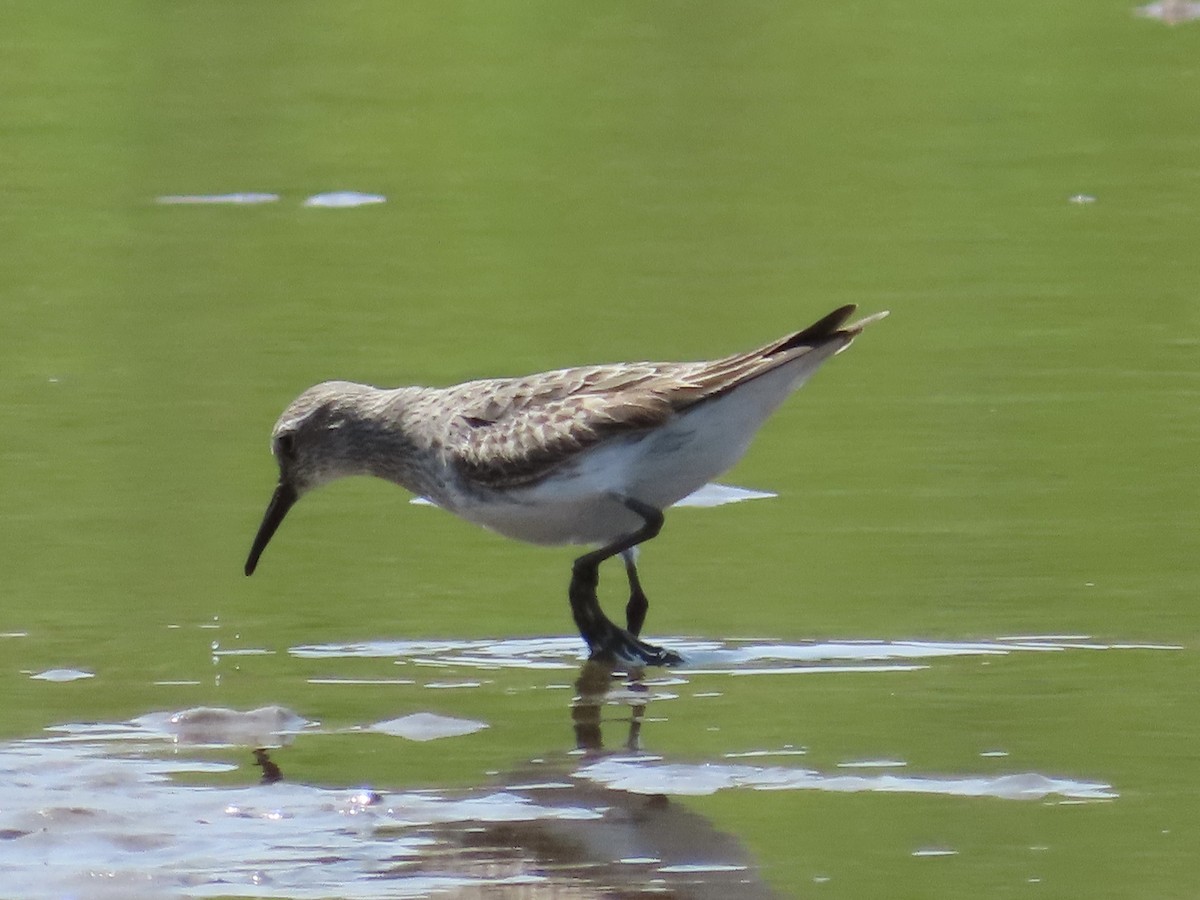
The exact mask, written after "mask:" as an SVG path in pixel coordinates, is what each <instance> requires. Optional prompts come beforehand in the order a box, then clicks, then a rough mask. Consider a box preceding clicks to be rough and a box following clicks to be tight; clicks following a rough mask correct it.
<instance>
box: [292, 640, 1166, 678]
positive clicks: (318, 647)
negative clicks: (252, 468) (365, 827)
mask: <svg viewBox="0 0 1200 900" xmlns="http://www.w3.org/2000/svg"><path fill="white" fill-rule="evenodd" d="M656 640H657V638H656ZM662 643H663V644H665V645H666V646H669V647H670V648H671V649H672V650H675V651H677V652H679V653H680V654H682V656H683V658H684V663H685V664H684V665H683V666H681V667H679V668H677V669H674V670H672V671H676V672H678V673H680V674H681V675H687V674H718V675H783V674H809V673H812V674H816V673H835V672H910V671H914V670H917V669H923V668H927V667H928V665H929V663H930V661H931V660H936V659H941V658H950V657H968V656H980V657H996V656H1006V655H1009V654H1013V653H1062V652H1067V651H1082V650H1087V651H1097V650H1181V649H1183V648H1182V647H1180V646H1178V645H1174V644H1138V643H1127V642H1126V643H1105V642H1097V641H1093V640H1091V639H1090V638H1089V637H1088V636H1087V635H1047V636H1038V635H1023V636H1019V637H1002V638H995V639H993V640H986V641H922V640H911V641H877V640H855V641H814V642H811V643H785V642H769V641H760V640H744V641H725V642H718V641H703V640H696V639H694V638H683V637H677V638H671V637H668V638H663V639H662ZM288 652H289V653H290V654H291V655H292V656H296V657H301V658H304V659H336V658H339V657H376V658H383V659H392V660H394V661H395V662H396V663H397V664H401V665H404V664H419V665H433V666H457V667H462V668H468V669H485V670H486V669H511V668H518V669H575V668H577V667H578V665H579V663H580V661H581V660H582V659H583V658H584V652H583V644H582V642H581V641H580V640H579V639H578V638H575V637H543V638H520V639H502V640H492V641H489V640H473V641H471V640H444V641H428V640H426V641H387V640H380V641H362V642H354V643H345V644H340V643H339V644H305V645H301V646H298V647H293V648H291V649H290V650H289V651H288Z"/></svg>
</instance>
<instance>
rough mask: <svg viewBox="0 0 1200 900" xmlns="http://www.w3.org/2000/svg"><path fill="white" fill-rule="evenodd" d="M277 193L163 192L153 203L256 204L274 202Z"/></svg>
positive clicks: (168, 204) (276, 198)
mask: <svg viewBox="0 0 1200 900" xmlns="http://www.w3.org/2000/svg"><path fill="white" fill-rule="evenodd" d="M278 199H279V195H278V194H264V193H254V192H245V193H236V194H165V195H164V196H162V197H156V198H155V201H154V202H155V203H161V204H163V205H166V206H172V205H181V204H182V205H186V204H232V205H235V206H257V205H259V204H262V203H275V202H276V201H277V200H278Z"/></svg>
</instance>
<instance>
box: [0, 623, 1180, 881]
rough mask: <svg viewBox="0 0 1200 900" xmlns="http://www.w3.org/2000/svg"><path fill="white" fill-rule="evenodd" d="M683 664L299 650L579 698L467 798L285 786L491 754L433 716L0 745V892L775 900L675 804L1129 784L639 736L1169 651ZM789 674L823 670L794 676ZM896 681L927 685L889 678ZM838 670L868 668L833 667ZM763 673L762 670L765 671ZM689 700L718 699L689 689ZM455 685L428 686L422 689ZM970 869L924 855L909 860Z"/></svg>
mask: <svg viewBox="0 0 1200 900" xmlns="http://www.w3.org/2000/svg"><path fill="white" fill-rule="evenodd" d="M673 645H675V646H678V647H679V648H680V650H681V651H682V652H684V653H685V654H687V656H688V657H689V658H691V659H693V660H695V661H696V663H697V664H698V665H701V666H704V668H702V669H693V668H691V667H690V666H685V667H682V668H679V669H675V670H672V671H671V672H669V673H662V672H653V673H649V674H646V673H642V672H635V673H631V674H623V673H621V672H619V671H618V672H614V671H613V670H612V669H611V668H610V667H607V666H602V665H599V664H595V663H585V664H583V665H582V668H581V667H580V663H579V662H578V661H577V659H576V657H577V648H576V647H575V646H574V641H571V640H565V639H564V640H558V639H555V640H546V639H543V640H507V641H437V642H432V641H425V642H421V641H393V642H371V643H366V644H355V645H344V646H329V645H326V646H303V647H295V648H291V649H290V650H289V654H290V655H292V656H294V657H297V658H303V659H323V660H347V659H355V658H368V659H371V660H373V661H375V662H376V664H377V665H378V666H379V667H380V668H381V669H383V668H385V667H388V666H394V665H404V666H410V665H411V666H423V667H436V668H437V669H438V670H450V671H452V672H454V673H478V672H504V673H505V674H508V675H512V674H513V673H514V671H516V672H518V673H525V674H524V675H521V676H520V677H519V678H517V679H510V680H509V681H508V686H507V688H506V689H505V690H503V691H499V690H497V689H496V685H495V682H494V681H493V680H491V679H486V678H485V679H482V680H478V681H459V682H457V684H459V685H461V686H467V687H473V688H476V689H478V690H481V691H485V692H487V693H488V694H490V700H489V708H490V711H491V712H490V714H491V715H493V716H502V715H503V714H504V707H505V705H506V698H511V697H512V696H513V695H514V693H515V692H517V691H518V690H520V689H532V690H536V691H541V692H543V693H545V695H546V697H547V699H548V700H549V699H550V698H551V697H554V696H556V694H554V693H549V692H551V691H554V689H555V688H561V687H566V685H562V684H560V683H559V682H556V681H550V680H548V679H551V678H554V677H555V676H556V675H558V673H562V672H564V671H565V672H567V673H569V677H572V678H573V684H572V685H571V687H572V689H573V690H572V692H571V694H570V696H571V698H572V699H571V700H570V702H569V704H567V703H564V702H563V701H564V699H565V697H566V696H567V695H566V694H564V693H558V694H557V697H558V700H557V701H556V702H552V703H551V705H553V706H558V707H560V708H562V707H564V706H569V721H570V722H571V725H572V728H573V731H574V734H575V747H574V748H573V749H570V750H567V749H565V748H563V747H561V746H560V747H558V748H556V749H553V750H552V752H550V753H548V754H547V755H545V756H543V757H539V758H536V759H532V760H529V761H527V762H526V765H525V766H524V767H522V768H520V769H519V770H517V771H510V772H496V771H491V772H489V773H487V776H486V777H481V778H480V779H479V782H480V783H479V785H477V786H476V787H472V788H459V789H423V790H411V789H410V790H403V789H401V790H396V789H383V790H377V789H375V788H374V787H373V786H360V787H358V788H351V787H349V786H346V787H320V786H317V785H312V784H308V785H306V784H302V783H292V782H291V781H290V778H289V774H288V771H287V770H288V769H289V768H290V764H289V761H288V760H289V757H290V756H291V754H292V753H293V752H294V751H300V750H301V748H302V746H303V745H304V744H305V743H306V742H309V741H312V740H314V739H316V738H317V736H319V735H323V736H337V737H338V739H339V740H340V741H341V742H346V741H351V742H352V741H354V740H356V739H357V740H363V739H364V738H366V737H367V735H369V734H383V735H387V736H388V737H389V738H391V739H393V740H394V741H395V742H397V745H396V746H395V747H394V748H393V752H395V753H397V754H403V752H404V746H403V742H404V741H405V740H408V741H418V742H426V741H443V742H445V744H444V747H443V749H442V751H441V752H443V753H446V754H453V753H454V747H455V744H456V742H459V741H462V740H478V739H479V735H478V732H480V731H482V730H484V729H487V728H488V727H489V726H488V723H487V722H481V721H474V720H467V719H460V718H455V717H451V716H446V715H442V714H436V713H433V712H418V713H412V714H409V715H406V716H403V717H401V718H397V719H392V720H388V721H383V722H374V723H355V724H350V725H346V724H342V725H340V726H337V727H334V728H330V727H327V726H323V725H322V724H321V723H319V722H312V721H308V720H305V719H303V718H302V717H300V716H299V715H296V714H295V713H294V712H291V711H289V710H286V709H283V708H281V707H277V706H275V707H264V708H261V709H256V710H247V711H243V712H239V711H237V710H231V709H221V708H211V707H205V708H192V709H187V710H179V711H174V712H157V713H150V714H146V715H142V716H138V717H136V718H135V719H133V720H131V721H129V722H124V723H112V724H105V723H77V724H66V725H61V726H57V727H54V728H51V729H48V733H47V735H46V736H44V737H39V738H32V739H26V740H16V741H9V742H7V743H4V744H0V785H3V787H2V788H0V838H2V839H0V871H3V872H4V873H5V876H4V882H5V890H6V891H8V892H9V893H12V894H13V895H14V896H15V895H20V896H24V897H31V898H32V897H59V896H78V895H80V894H82V895H84V896H142V895H144V896H164V895H172V896H174V895H178V896H217V895H228V894H233V895H237V896H270V897H296V898H305V897H321V896H328V895H329V894H331V893H336V894H337V895H338V896H346V897H393V896H405V897H419V896H427V895H430V894H442V893H444V894H448V895H453V896H474V895H475V894H476V892H480V891H484V892H485V893H486V894H487V895H489V896H492V895H500V896H503V895H505V891H506V890H510V889H511V890H512V891H513V892H514V893H513V895H514V896H517V895H518V894H517V893H516V891H517V889H518V887H522V888H524V889H527V890H533V891H535V893H536V892H538V891H540V892H543V893H544V894H545V895H547V896H554V895H555V894H554V892H555V891H566V890H570V889H577V890H581V891H583V892H584V893H585V895H590V894H592V893H596V892H604V891H610V890H611V891H626V892H633V893H642V892H644V893H647V894H655V893H662V892H664V891H673V892H675V893H676V894H677V895H682V896H713V897H717V896H723V895H724V896H756V895H760V894H761V895H763V896H766V895H767V894H768V893H769V888H768V887H767V886H766V884H765V883H764V881H763V878H762V876H761V874H760V872H759V870H758V866H757V865H756V864H755V862H754V861H753V860H752V858H751V857H750V855H749V854H748V853H747V851H746V850H745V848H744V847H743V846H742V845H741V844H740V842H739V841H738V840H737V839H736V837H735V836H733V835H731V834H727V833H722V832H721V831H719V830H718V829H716V828H715V827H714V826H713V824H712V823H711V822H709V821H707V820H706V819H705V818H704V817H702V816H699V815H696V814H695V813H694V812H690V811H688V810H687V808H686V805H683V806H681V804H680V801H679V799H678V798H684V797H695V796H702V795H710V794H714V793H716V792H718V791H722V792H729V791H732V792H735V793H744V792H754V791H769V792H788V793H792V792H825V793H831V794H844V793H854V794H860V793H867V794H870V793H876V794H905V795H922V796H931V797H932V796H947V797H953V798H958V799H959V800H960V801H961V802H964V803H967V802H971V801H974V800H978V799H979V798H995V799H1001V800H1009V801H1020V802H1039V803H1042V804H1047V803H1049V804H1054V805H1061V804H1078V803H1084V802H1090V803H1097V802H1099V803H1108V802H1116V801H1119V799H1120V796H1121V793H1120V788H1119V787H1118V786H1116V785H1111V784H1107V783H1104V782H1099V781H1095V780H1088V779H1087V778H1086V777H1063V776H1061V775H1057V776H1052V775H1047V774H1044V773H1040V772H1030V771H1020V770H1018V769H1015V768H1013V767H1012V765H1011V764H1009V763H1008V762H1007V761H1005V762H1004V763H1001V764H998V765H997V766H993V767H991V768H992V770H991V771H986V772H985V771H979V764H978V761H977V760H964V761H963V762H964V768H966V769H968V771H967V772H965V773H959V774H954V773H946V772H941V773H936V774H934V773H928V772H920V771H917V770H915V767H913V766H909V765H908V764H907V763H906V762H905V761H903V760H895V759H886V760H880V759H875V760H861V759H860V760H850V761H845V762H839V763H838V764H837V766H836V767H835V769H833V770H830V771H822V770H820V769H816V768H811V767H809V766H807V765H805V763H806V762H807V760H805V759H803V757H807V756H808V755H809V750H808V749H807V748H797V747H780V748H776V749H760V750H751V751H742V752H726V753H723V754H720V755H719V756H715V757H713V758H709V759H704V758H701V759H696V760H687V759H686V754H678V753H676V754H672V756H676V757H679V759H678V760H673V759H671V758H668V757H667V756H664V755H662V754H659V753H656V752H654V751H653V750H652V749H650V748H649V747H648V746H644V743H645V744H649V745H652V744H653V739H652V738H651V737H650V735H651V734H652V732H653V730H654V728H655V727H656V725H657V724H658V723H662V722H664V721H666V720H668V719H670V720H674V719H683V720H689V719H692V718H694V717H695V715H696V713H697V712H698V709H697V707H698V706H699V705H701V704H703V703H704V702H705V701H706V700H709V699H712V698H716V697H720V696H722V695H723V694H724V693H725V692H726V691H735V690H736V684H735V683H734V682H732V681H730V679H731V678H732V676H736V675H739V674H766V673H768V672H771V673H774V674H776V675H788V676H791V675H794V674H797V673H800V672H811V673H818V672H821V673H825V677H837V678H842V677H846V676H847V674H848V673H856V672H875V673H879V674H880V677H887V678H890V679H900V678H907V677H912V676H911V675H909V674H908V673H910V672H914V671H917V670H920V669H923V668H926V667H928V666H931V665H939V664H942V663H944V662H945V661H947V660H948V659H950V658H952V657H955V656H979V655H988V656H1008V655H1010V654H1015V653H1026V652H1034V653H1044V652H1046V651H1057V652H1063V653H1082V652H1090V651H1096V650H1106V651H1118V652H1125V653H1148V652H1164V651H1166V652H1174V651H1177V650H1178V649H1179V648H1169V647H1149V646H1136V645H1127V646H1122V647H1114V646H1111V645H1101V644H1095V643H1083V642H1082V639H1081V638H1078V637H1076V638H1068V639H1065V640H1064V639H1063V638H1060V637H1037V636H1031V637H1025V638H1020V639H1008V640H1000V641H994V642H971V643H955V642H945V641H942V642H921V641H904V642H868V641H861V642H830V643H822V644H809V645H784V644H768V643H762V642H755V643H749V642H747V643H745V644H740V645H732V646H730V645H720V644H718V643H715V642H704V643H700V642H688V641H676V642H673ZM798 659H803V660H805V661H807V662H808V663H811V664H812V665H809V666H806V667H797V666H795V665H791V664H790V663H791V662H793V661H795V660H798ZM894 659H909V660H923V661H925V662H922V663H921V664H920V665H910V666H897V665H888V664H882V665H881V664H876V661H879V660H894ZM847 660H853V661H855V664H854V665H844V664H841V663H842V662H843V661H847ZM718 662H719V663H720V668H717V667H716V664H717V663H718ZM763 662H769V663H771V666H769V667H766V668H764V667H762V663H763ZM714 676H719V677H716V678H714ZM559 677H561V676H559ZM698 681H703V683H704V686H705V687H706V688H707V689H706V690H705V691H703V692H698V691H697V690H696V682H698ZM320 683H321V684H331V683H337V682H334V681H331V680H329V679H325V680H322V681H321V682H320ZM381 683H386V684H392V683H404V684H409V685H416V684H418V683H419V682H418V681H415V680H414V681H404V682H392V681H375V680H371V679H367V678H362V679H352V680H348V681H346V682H344V684H345V685H346V686H347V687H351V686H353V685H360V686H361V685H368V684H381ZM446 684H447V683H446V682H444V681H425V682H424V688H425V689H431V688H436V687H438V686H445V685H446ZM424 696H425V697H427V698H428V699H427V700H426V701H425V703H426V704H427V705H428V707H429V708H431V709H441V708H444V707H445V705H446V703H445V701H443V700H442V699H441V697H442V696H444V695H440V694H438V695H436V696H435V694H434V693H427V694H425V695H424ZM508 702H511V701H508ZM606 732H607V733H609V734H610V738H609V742H608V744H607V746H606V742H605V738H604V734H605V733H606ZM614 732H615V733H616V740H613V739H612V737H611V735H612V734H613V733H614ZM234 748H241V750H240V751H239V752H238V753H237V754H236V755H234V758H240V759H241V760H245V759H246V757H248V756H249V751H250V749H252V748H264V749H261V750H258V751H257V755H259V759H258V761H257V764H258V765H259V766H260V767H263V773H264V778H263V781H264V782H268V779H267V778H266V773H267V768H266V764H265V763H264V760H268V759H273V761H274V762H273V775H272V778H271V779H270V781H271V782H273V783H263V784H261V785H258V786H254V785H251V784H249V783H248V781H249V780H248V779H247V778H246V777H245V776H240V777H238V779H237V780H238V782H240V783H231V784H226V785H213V784H207V785H205V784H198V783H196V779H197V778H198V777H203V776H212V775H217V774H227V773H229V774H232V773H238V772H239V769H240V768H241V767H242V766H244V765H245V763H244V762H241V763H240V764H239V763H232V762H227V761H218V760H215V759H213V758H210V757H209V756H206V754H205V752H204V751H208V753H210V754H211V753H212V752H213V751H219V750H224V751H225V754H224V755H225V756H230V755H233V754H232V753H231V751H232V750H233V749H234ZM266 748H274V749H266ZM996 755H997V754H996V752H995V751H989V752H982V753H980V754H979V756H981V757H985V756H996ZM1002 755H1004V754H1002ZM900 768H903V771H902V772H901V771H891V770H895V769H900ZM847 769H854V770H868V769H888V770H889V771H886V772H880V773H875V772H869V771H856V772H853V773H851V772H847V771H845V770H847ZM480 774H481V776H482V775H483V773H480ZM68 847H69V848H70V852H69V854H65V853H64V851H65V850H66V848H68ZM957 852H958V851H957V850H954V849H952V848H941V849H931V848H925V847H917V848H913V849H912V850H911V854H912V855H913V856H918V857H920V856H932V855H951V854H956V853H957ZM47 872H51V873H52V874H51V875H49V876H48V875H47ZM723 892H724V893H723ZM536 895H539V896H540V895H541V894H540V893H539V894H536ZM522 896H524V895H522Z"/></svg>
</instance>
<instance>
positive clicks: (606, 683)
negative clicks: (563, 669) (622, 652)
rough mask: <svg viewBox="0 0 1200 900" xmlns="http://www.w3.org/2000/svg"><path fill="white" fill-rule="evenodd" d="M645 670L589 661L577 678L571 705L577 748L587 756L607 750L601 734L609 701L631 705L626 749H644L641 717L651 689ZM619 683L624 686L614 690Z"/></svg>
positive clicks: (642, 717)
mask: <svg viewBox="0 0 1200 900" xmlns="http://www.w3.org/2000/svg"><path fill="white" fill-rule="evenodd" d="M644 673H645V670H644V669H640V668H638V669H631V670H629V672H628V673H623V672H621V671H620V670H618V669H614V668H613V666H612V664H611V663H604V662H598V661H596V660H590V659H589V660H588V661H587V662H585V663H584V664H583V668H582V669H580V670H579V677H578V678H577V679H575V700H574V701H573V702H572V704H571V722H572V724H573V725H574V727H575V747H576V749H578V750H583V751H584V752H585V753H587V754H588V755H598V754H600V753H602V752H603V750H604V741H603V735H602V733H601V729H602V722H603V718H604V708H605V707H606V706H607V705H610V704H614V705H615V704H622V705H625V706H628V708H629V731H628V735H627V736H626V739H625V745H624V749H626V750H630V751H635V752H636V751H638V750H641V749H642V746H641V742H642V720H643V719H644V718H645V716H646V704H647V703H648V702H649V700H650V690H649V688H647V686H646V683H645V680H644ZM616 685H622V688H618V689H616V690H614V687H615V686H616Z"/></svg>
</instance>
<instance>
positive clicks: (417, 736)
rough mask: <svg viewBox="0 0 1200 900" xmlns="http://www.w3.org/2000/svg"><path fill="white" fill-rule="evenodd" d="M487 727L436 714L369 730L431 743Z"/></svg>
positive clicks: (418, 715) (392, 721)
mask: <svg viewBox="0 0 1200 900" xmlns="http://www.w3.org/2000/svg"><path fill="white" fill-rule="evenodd" d="M487 727H488V725H487V723H486V722H476V721H474V720H472V719H456V718H453V717H451V716H439V715H437V714H436V713H413V714H412V715H408V716H401V717H400V718H398V719H388V720H387V721H386V722H376V723H375V724H374V725H372V726H370V730H371V731H378V732H380V733H381V734H390V735H393V736H396V737H402V738H405V739H406V740H410V741H432V740H436V739H437V738H446V737H460V736H461V735H464V734H474V733H475V732H477V731H482V730H483V729H484V728H487Z"/></svg>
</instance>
